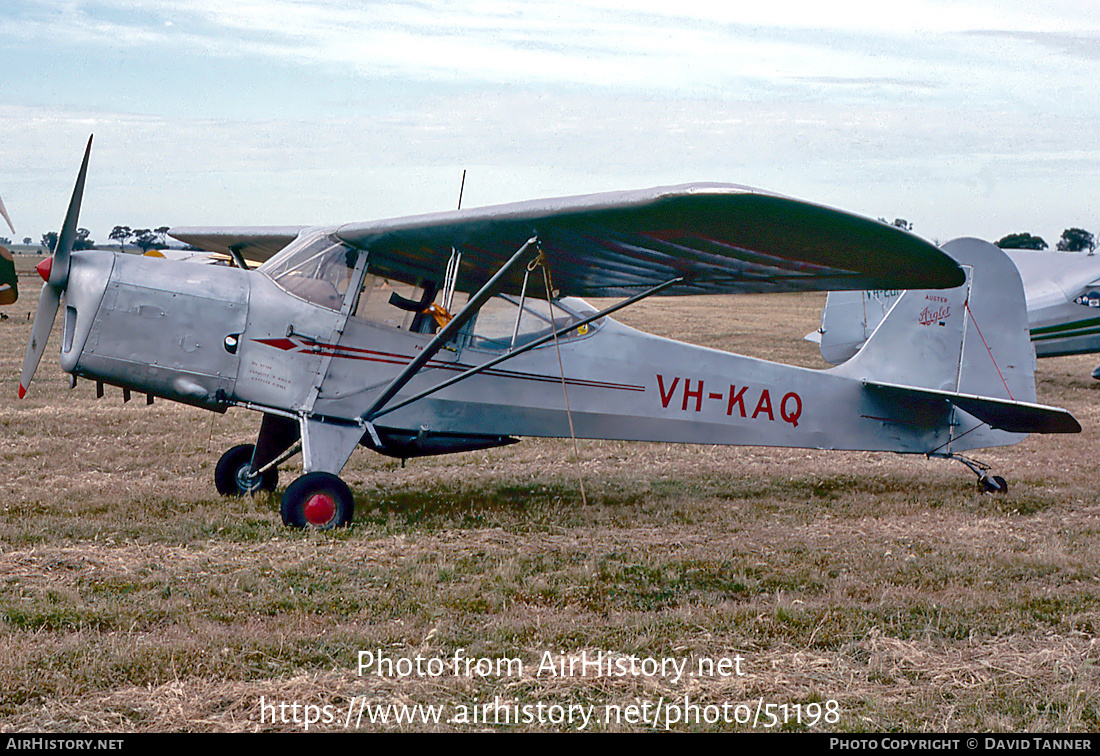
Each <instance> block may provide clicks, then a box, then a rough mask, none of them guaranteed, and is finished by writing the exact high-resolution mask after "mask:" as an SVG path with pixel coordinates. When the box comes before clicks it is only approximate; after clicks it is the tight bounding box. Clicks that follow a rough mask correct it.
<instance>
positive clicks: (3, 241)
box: [0, 236, 11, 244]
mask: <svg viewBox="0 0 1100 756" xmlns="http://www.w3.org/2000/svg"><path fill="white" fill-rule="evenodd" d="M0 244H11V239H9V238H8V237H6V236H0Z"/></svg>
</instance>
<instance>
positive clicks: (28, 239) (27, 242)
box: [23, 236, 31, 244]
mask: <svg viewBox="0 0 1100 756" xmlns="http://www.w3.org/2000/svg"><path fill="white" fill-rule="evenodd" d="M23 243H24V244H30V243H31V237H29V236H24V237H23Z"/></svg>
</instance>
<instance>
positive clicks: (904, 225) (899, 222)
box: [879, 218, 913, 231]
mask: <svg viewBox="0 0 1100 756" xmlns="http://www.w3.org/2000/svg"><path fill="white" fill-rule="evenodd" d="M879 222H880V223H885V224H886V225H888V226H893V227H894V228H900V229H901V230H902V231H912V230H913V224H912V223H910V222H909V221H907V220H905V218H894V220H893V222H890V221H888V220H886V219H885V218H879Z"/></svg>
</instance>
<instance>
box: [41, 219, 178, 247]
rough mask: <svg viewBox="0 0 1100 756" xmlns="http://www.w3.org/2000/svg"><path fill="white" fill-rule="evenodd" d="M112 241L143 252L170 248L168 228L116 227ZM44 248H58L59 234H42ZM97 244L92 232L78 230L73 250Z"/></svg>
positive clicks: (113, 230)
mask: <svg viewBox="0 0 1100 756" xmlns="http://www.w3.org/2000/svg"><path fill="white" fill-rule="evenodd" d="M108 236H109V238H110V239H111V240H112V241H117V242H118V244H119V247H120V248H122V249H125V248H126V244H127V243H130V244H132V245H133V246H135V247H137V248H138V249H140V250H141V251H142V252H148V251H149V250H151V249H165V248H167V247H168V226H160V227H159V228H153V229H149V228H130V227H129V226H115V227H114V228H113V229H112V230H111V233H110V234H109V235H108ZM30 241H31V240H30V237H28V238H26V239H24V240H23V243H24V244H30ZM42 246H43V247H45V248H46V249H48V250H49V251H50V252H51V253H52V252H53V251H54V249H55V248H56V247H57V232H56V231H50V232H49V233H45V234H42ZM94 247H95V242H94V241H93V240H92V238H91V232H90V231H88V229H86V228H78V229H77V230H76V238H75V239H74V240H73V249H92V248H94Z"/></svg>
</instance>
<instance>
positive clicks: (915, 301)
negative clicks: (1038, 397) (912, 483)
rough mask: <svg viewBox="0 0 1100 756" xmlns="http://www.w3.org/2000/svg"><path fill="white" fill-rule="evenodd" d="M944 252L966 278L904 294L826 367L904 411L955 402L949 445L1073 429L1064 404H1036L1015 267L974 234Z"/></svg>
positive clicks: (1013, 439) (1074, 423)
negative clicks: (846, 356) (850, 352)
mask: <svg viewBox="0 0 1100 756" xmlns="http://www.w3.org/2000/svg"><path fill="white" fill-rule="evenodd" d="M943 250H944V251H945V252H947V253H948V254H949V255H951V256H952V257H953V258H955V260H956V261H957V262H958V263H959V265H960V266H962V268H963V269H964V270H965V271H966V282H965V283H964V284H963V285H962V286H959V287H957V288H954V289H945V290H919V291H906V292H905V293H904V294H902V295H901V296H900V297H899V298H898V299H897V301H896V302H895V303H894V305H893V307H891V308H890V311H889V312H888V313H887V314H886V317H885V318H883V320H882V322H880V323H879V324H878V327H877V328H875V330H874V332H873V333H872V334H871V336H870V338H868V340H867V343H866V344H865V345H864V346H863V348H862V349H860V350H859V352H857V353H856V355H855V356H854V357H852V358H851V359H850V360H848V361H847V362H845V363H843V364H842V365H840V366H838V367H835V368H832V370H831V371H830V372H832V373H834V374H836V375H843V376H846V377H849V378H856V379H859V380H862V381H863V382H864V384H865V385H866V386H867V387H868V389H869V390H871V391H872V392H873V393H875V394H876V395H878V396H879V397H880V398H881V399H882V400H884V401H888V402H890V403H891V404H892V405H894V407H895V408H896V409H897V410H898V412H899V414H902V415H909V416H913V417H919V416H920V415H921V414H922V412H924V411H925V410H928V409H929V408H931V407H934V406H943V403H944V402H946V403H948V404H949V405H951V406H953V407H954V408H955V410H956V420H955V424H954V425H955V427H954V429H953V432H952V434H951V435H952V441H951V442H950V444H951V446H953V447H954V448H953V449H951V448H949V449H948V450H949V451H958V450H961V449H964V448H979V447H983V446H997V445H1001V444H1006V443H1015V442H1016V441H1018V440H1020V439H1019V437H1018V436H1016V435H1014V434H1018V433H1028V432H1045V433H1051V432H1056V433H1064V432H1077V431H1079V430H1080V425H1078V424H1077V421H1076V420H1074V419H1073V417H1072V416H1071V415H1069V414H1068V413H1066V412H1065V411H1063V410H1058V409H1054V408H1050V407H1043V406H1041V405H1037V404H1035V403H1034V402H1035V350H1034V348H1033V347H1032V345H1031V339H1030V336H1029V332H1028V322H1027V308H1026V305H1025V303H1024V289H1023V284H1022V283H1021V281H1020V274H1019V271H1018V270H1017V269H1016V266H1015V265H1014V264H1013V263H1012V261H1011V260H1010V259H1009V258H1008V257H1007V256H1006V255H1005V254H1004V253H1003V252H1002V251H1001V250H999V249H997V247H995V246H993V245H992V244H989V243H988V242H984V241H981V240H978V239H957V240H955V241H953V242H950V243H948V244H946V245H944V247H943ZM958 410H961V411H962V412H961V413H959V412H958ZM983 425H988V426H990V428H988V429H987V428H983V427H982V426H983ZM991 429H992V430H991ZM963 436H967V438H965V439H963Z"/></svg>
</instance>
